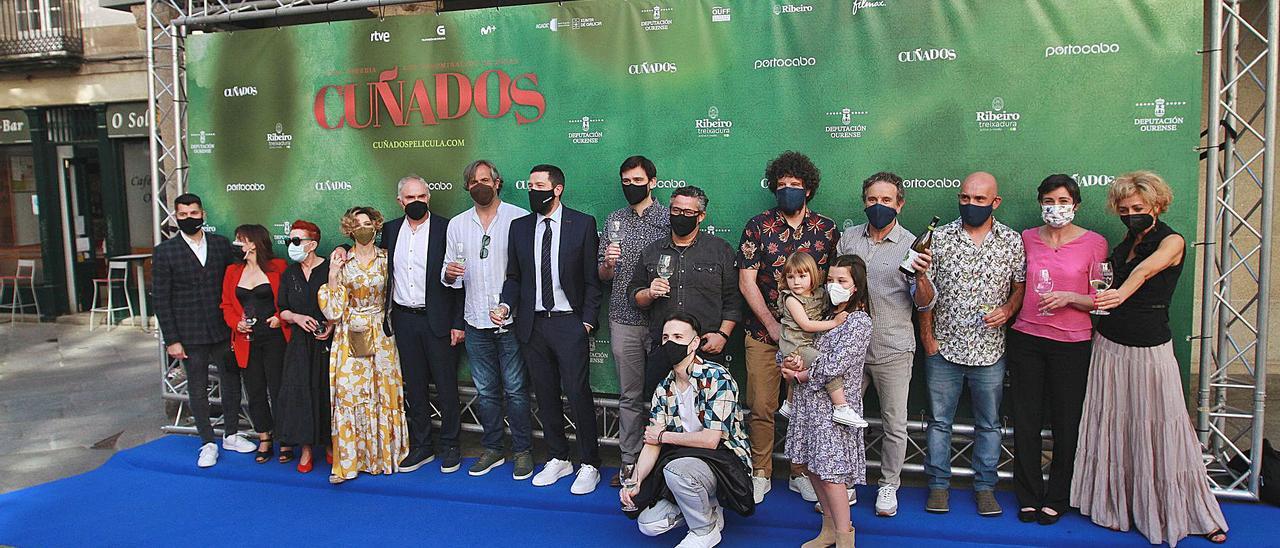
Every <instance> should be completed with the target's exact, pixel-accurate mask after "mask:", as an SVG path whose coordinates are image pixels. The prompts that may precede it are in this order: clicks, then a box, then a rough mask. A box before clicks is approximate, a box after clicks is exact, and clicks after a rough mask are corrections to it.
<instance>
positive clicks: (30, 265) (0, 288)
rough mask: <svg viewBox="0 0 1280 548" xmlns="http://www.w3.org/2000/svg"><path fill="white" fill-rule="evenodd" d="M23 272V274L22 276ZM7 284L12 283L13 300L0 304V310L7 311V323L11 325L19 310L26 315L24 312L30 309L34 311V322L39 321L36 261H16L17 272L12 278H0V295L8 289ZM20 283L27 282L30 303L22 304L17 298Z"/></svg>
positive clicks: (20, 287)
mask: <svg viewBox="0 0 1280 548" xmlns="http://www.w3.org/2000/svg"><path fill="white" fill-rule="evenodd" d="M24 272H25V274H24ZM9 282H13V298H12V299H11V300H10V301H9V303H8V304H3V303H0V310H4V309H8V310H9V323H13V321H14V318H15V317H16V316H17V313H18V311H19V310H21V311H22V312H23V314H26V310H27V309H28V308H31V307H33V306H34V307H35V309H36V321H37V322H39V321H40V298H39V297H37V296H36V261H35V260H34V259H18V272H17V273H16V274H14V275H13V276H0V293H3V292H4V290H5V288H7V287H9ZM22 282H27V289H28V290H30V291H31V302H29V303H24V302H22V299H21V298H19V297H18V290H19V289H22Z"/></svg>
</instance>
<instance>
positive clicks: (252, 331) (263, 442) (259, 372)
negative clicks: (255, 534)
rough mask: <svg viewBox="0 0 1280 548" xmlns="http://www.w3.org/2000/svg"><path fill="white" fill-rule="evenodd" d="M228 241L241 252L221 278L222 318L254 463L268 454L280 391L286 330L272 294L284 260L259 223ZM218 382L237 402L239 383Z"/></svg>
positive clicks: (287, 457)
mask: <svg viewBox="0 0 1280 548" xmlns="http://www.w3.org/2000/svg"><path fill="white" fill-rule="evenodd" d="M235 236H236V239H235V241H234V242H232V244H233V245H235V246H237V247H238V248H239V249H240V251H242V252H243V253H244V255H243V257H242V258H241V260H240V261H239V262H238V263H236V264H232V265H230V266H228V267H227V273H226V276H225V277H224V278H223V279H222V316H223V318H224V319H225V320H226V322H227V326H228V327H230V328H231V349H232V351H233V352H235V355H236V363H237V364H238V365H239V366H240V367H239V372H240V375H239V376H238V377H237V376H235V375H232V376H231V377H233V378H234V380H242V381H243V384H244V390H245V391H246V392H247V393H248V394H249V419H250V420H252V421H253V429H254V430H255V431H256V432H257V433H258V452H257V455H256V458H255V459H254V460H256V461H257V462H258V463H259V464H261V463H264V462H267V460H269V459H270V458H271V454H272V452H273V447H272V441H271V431H272V430H273V429H274V428H275V425H274V421H273V419H272V416H271V406H272V405H273V403H274V402H275V401H276V398H277V397H278V396H279V395H280V377H281V372H282V371H283V369H284V349H285V343H286V342H287V341H288V340H289V328H288V326H285V325H283V324H282V323H281V322H280V317H279V314H280V310H279V309H278V308H277V307H276V297H277V296H278V295H279V293H280V275H281V274H283V273H284V269H285V267H286V265H285V262H284V260H282V259H277V258H275V256H274V254H273V253H272V252H271V234H270V233H269V232H267V229H266V227H264V226H262V225H240V226H239V227H236V232H235ZM235 384H237V385H236V386H226V385H225V383H224V385H223V386H222V399H223V400H224V401H226V400H227V399H228V398H230V399H231V400H232V401H239V400H240V386H239V385H238V383H235ZM291 460H293V451H292V449H290V448H285V447H281V448H280V462H282V463H283V462H289V461H291Z"/></svg>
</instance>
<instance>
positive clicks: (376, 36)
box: [369, 30, 391, 44]
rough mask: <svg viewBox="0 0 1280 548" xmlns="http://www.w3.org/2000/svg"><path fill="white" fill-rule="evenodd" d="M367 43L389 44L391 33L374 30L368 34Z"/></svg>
mask: <svg viewBox="0 0 1280 548" xmlns="http://www.w3.org/2000/svg"><path fill="white" fill-rule="evenodd" d="M369 41H370V42H382V43H384V44H390V43H391V31H389V30H375V31H373V32H371V33H369Z"/></svg>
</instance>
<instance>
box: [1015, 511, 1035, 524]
mask: <svg viewBox="0 0 1280 548" xmlns="http://www.w3.org/2000/svg"><path fill="white" fill-rule="evenodd" d="M1039 517H1040V511H1039V510H1018V521H1021V522H1022V523H1031V522H1033V521H1036V520H1037V519H1039Z"/></svg>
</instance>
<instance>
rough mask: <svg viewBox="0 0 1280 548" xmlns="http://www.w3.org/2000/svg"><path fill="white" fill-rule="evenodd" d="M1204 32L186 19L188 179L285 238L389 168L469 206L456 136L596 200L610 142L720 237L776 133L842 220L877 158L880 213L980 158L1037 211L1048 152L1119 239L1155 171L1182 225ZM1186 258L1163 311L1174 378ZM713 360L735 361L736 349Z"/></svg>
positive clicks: (701, 15)
mask: <svg viewBox="0 0 1280 548" xmlns="http://www.w3.org/2000/svg"><path fill="white" fill-rule="evenodd" d="M1201 32H1202V31H1201V10H1200V5H1199V4H1198V3H1190V2H1184V1H1176V0H1148V1H1116V0H1082V1H1078V2H1051V3H1045V2H1033V1H1012V0H1009V1H1005V0H981V1H978V0H974V1H968V2H961V1H951V0H947V1H924V0H910V1H908V0H840V1H834V0H831V1H829V0H821V1H819V0H809V1H808V2H802V1H798V0H793V1H790V2H783V1H764V0H752V1H736V0H735V1H733V2H728V1H725V0H718V1H709V0H699V1H673V0H668V1H665V2H651V1H634V2H623V1H580V2H564V3H562V4H542V5H531V6H518V7H510V8H501V9H484V10H475V11H463V12H449V13H442V14H439V15H435V14H432V15H425V16H402V17H390V18H386V19H382V20H378V19H371V20H362V21H343V22H334V23H320V24H312V25H304V26H296V27H287V28H280V29H267V30H253V31H237V32H221V33H215V34H200V35H194V36H191V37H190V38H189V39H188V40H187V44H186V46H187V79H188V80H187V84H188V96H189V99H190V105H189V108H188V135H187V144H188V148H187V152H188V154H189V156H188V157H189V159H190V165H191V169H190V179H189V188H190V189H191V191H193V192H196V193H198V194H200V195H201V196H202V197H203V198H204V200H205V204H206V207H207V208H208V210H209V219H210V222H211V224H212V225H213V227H214V228H215V229H216V230H217V232H219V233H223V234H227V233H229V232H231V231H232V230H233V229H234V227H235V226H236V225H238V224H241V223H260V224H263V225H266V226H268V228H270V229H271V230H272V231H273V232H274V233H276V234H278V235H279V238H280V239H281V240H282V239H283V237H284V235H285V233H286V231H287V226H288V225H289V224H290V223H291V222H292V221H293V220H294V219H298V218H303V219H307V220H310V221H312V222H315V223H316V224H318V225H320V227H321V229H322V230H323V231H324V242H323V245H322V250H327V249H330V248H331V247H332V246H333V245H336V244H338V243H341V237H340V235H339V234H338V231H337V226H338V218H339V216H340V215H341V213H342V212H343V211H344V210H346V209H347V208H348V207H350V206H352V205H372V206H374V207H377V208H378V209H380V210H381V211H383V212H384V214H385V215H386V216H387V217H388V218H392V217H396V216H398V215H400V214H401V213H400V211H399V208H398V206H397V205H396V203H395V200H394V198H395V183H396V181H397V179H399V178H400V177H401V176H403V175H405V174H408V173H414V174H418V175H420V176H422V177H424V178H425V179H426V180H427V181H429V182H430V189H431V193H432V194H431V208H432V210H433V211H435V212H437V213H440V214H444V215H449V216H452V215H456V214H457V213H459V212H461V211H463V210H465V209H466V208H468V207H470V206H471V202H470V200H469V197H468V194H467V192H466V189H465V188H464V185H463V181H462V169H463V166H465V165H466V164H467V163H468V162H470V161H472V160H474V159H477V158H487V159H490V160H492V161H494V162H495V163H496V164H497V165H498V167H499V169H500V170H501V172H502V174H503V177H504V179H505V181H506V185H505V188H504V190H503V193H502V198H503V199H505V200H508V201H510V202H512V203H515V204H516V205H520V206H521V207H525V208H527V207H528V200H527V194H526V190H527V178H528V170H529V168H530V167H531V166H533V165H535V164H538V163H544V162H547V163H554V164H557V165H559V166H560V167H562V168H563V169H564V171H565V173H566V177H567V185H566V190H565V195H564V200H565V203H566V204H567V205H568V206H570V207H573V208H576V209H579V210H583V211H586V212H588V213H591V214H594V215H595V216H596V217H597V219H601V220H602V219H603V218H604V216H605V215H606V214H608V212H610V211H612V210H614V209H617V208H619V207H622V206H624V205H625V204H626V202H625V200H624V199H623V197H622V192H621V189H620V187H619V179H618V165H619V164H620V163H621V162H622V160H623V159H624V158H626V157H627V156H630V155H632V154H643V155H645V156H648V157H649V158H651V159H653V160H654V162H655V163H656V164H657V166H658V180H659V183H658V187H659V188H658V190H657V191H656V194H657V196H658V197H659V199H660V200H661V201H663V202H664V203H665V202H666V201H667V197H668V196H669V195H670V192H671V189H673V188H677V187H681V186H685V185H697V186H699V187H702V188H703V189H704V190H706V191H707V193H708V195H709V196H710V198H711V202H710V205H709V215H708V218H707V221H706V222H705V224H704V227H705V230H706V231H707V232H709V233H714V234H715V235H717V236H719V237H721V238H724V239H726V240H728V241H729V242H730V243H731V244H732V245H734V246H737V244H738V239H739V235H740V231H741V229H742V226H743V224H744V223H745V222H746V220H747V219H748V218H750V217H751V216H752V215H754V214H756V213H758V212H760V211H763V210H765V209H767V208H769V207H771V206H772V205H773V204H774V199H773V196H772V195H771V194H770V193H769V192H768V190H767V189H766V188H764V187H765V182H764V180H763V172H764V168H765V164H766V163H767V162H768V161H769V160H770V159H771V158H773V157H775V156H776V155H778V154H779V153H780V152H782V151H784V150H788V149H793V150H798V151H802V152H804V153H805V154H808V155H809V156H810V157H811V158H813V160H814V161H815V163H816V164H817V165H818V167H819V168H820V169H821V170H822V186H821V188H820V189H819V191H818V193H817V196H816V197H815V199H814V200H813V202H812V203H811V207H812V208H813V209H814V210H816V211H818V212H820V213H823V214H825V215H828V216H830V217H832V218H834V219H835V220H836V222H837V223H838V224H841V225H843V226H851V225H853V224H856V223H861V222H864V221H865V217H864V215H863V213H862V205H861V204H860V198H859V193H860V188H861V187H860V184H861V181H862V180H863V179H864V178H865V177H867V176H868V175H870V174H872V173H874V172H877V171H885V170H888V171H894V172H896V173H898V174H899V175H901V176H902V177H903V178H904V179H906V180H907V183H906V185H907V205H906V208H905V210H904V212H903V215H902V216H901V220H902V222H903V223H904V224H905V225H906V226H907V227H908V228H910V229H912V230H913V231H917V232H918V231H919V230H921V229H922V228H923V227H924V225H925V223H927V221H928V219H929V218H930V217H931V216H933V215H939V216H941V217H942V218H943V219H944V220H945V221H949V220H952V219H954V218H956V217H957V216H958V212H957V206H956V193H957V191H958V190H959V186H960V181H961V179H963V178H964V176H965V175H966V174H968V173H970V172H973V171H976V170H986V171H990V172H991V173H993V174H995V176H996V178H997V179H998V180H999V182H1000V189H1001V194H1002V196H1003V199H1004V201H1003V204H1002V205H1001V206H1000V208H999V209H998V210H997V212H996V217H997V218H998V219H999V220H1001V221H1002V222H1004V223H1006V224H1009V225H1010V226H1012V227H1014V228H1016V229H1023V228H1027V227H1030V226H1035V225H1038V224H1040V223H1041V221H1040V215H1039V207H1038V205H1037V203H1036V195H1035V188H1036V186H1037V185H1038V184H1039V182H1040V181H1041V179H1043V178H1044V177H1045V176H1047V175H1049V174H1052V173H1066V174H1070V175H1073V176H1075V177H1076V178H1077V180H1079V182H1080V183H1081V185H1082V187H1083V194H1084V205H1083V208H1082V211H1081V213H1080V214H1079V216H1078V217H1077V223H1078V224H1080V225H1081V226H1084V227H1086V228H1090V229H1093V230H1096V231H1098V232H1100V233H1102V234H1103V235H1104V236H1106V237H1107V239H1108V240H1109V241H1110V242H1111V243H1112V244H1115V243H1116V242H1118V241H1119V239H1120V237H1121V236H1122V234H1123V227H1122V225H1121V224H1120V222H1119V220H1118V219H1117V218H1116V217H1115V216H1114V215H1111V214H1109V213H1108V212H1107V211H1106V207H1105V199H1104V198H1105V196H1106V191H1107V184H1108V183H1110V182H1111V181H1112V180H1113V179H1114V177H1115V176H1116V175H1119V174H1121V173H1124V172H1126V171H1130V170H1134V169H1154V170H1156V171H1157V172H1159V173H1161V174H1162V175H1164V177H1165V178H1166V179H1167V180H1168V181H1169V183H1170V184H1171V185H1172V186H1173V189H1174V193H1175V195H1176V198H1175V201H1174V205H1173V208H1172V210H1171V211H1169V212H1168V214H1167V215H1165V217H1164V220H1165V221H1166V222H1168V223H1169V224H1170V225H1172V226H1173V227H1174V228H1175V229H1176V230H1178V231H1180V232H1182V233H1183V234H1184V235H1187V236H1188V240H1189V241H1190V240H1193V239H1194V232H1195V228H1196V225H1195V220H1196V211H1197V207H1198V206H1197V203H1198V201H1199V196H1198V190H1197V181H1198V161H1197V153H1196V151H1195V147H1196V146H1197V145H1198V141H1199V137H1198V134H1199V131H1200V127H1199V120H1200V103H1201V84H1200V79H1201V60H1200V57H1199V56H1198V55H1197V54H1196V50H1197V49H1199V48H1200V45H1201ZM945 221H944V222H945ZM278 242H279V240H278ZM277 251H278V252H279V253H280V254H282V255H283V251H284V249H283V245H280V247H279V249H278V250H277ZM1188 251H1189V253H1188V255H1187V260H1188V261H1191V260H1193V255H1192V254H1191V253H1190V249H1189V250H1188ZM1190 272H1191V270H1188V273H1187V274H1186V275H1185V276H1183V279H1182V283H1181V285H1180V286H1179V288H1178V292H1177V295H1176V297H1175V299H1174V305H1173V308H1172V310H1171V314H1172V316H1173V322H1172V323H1173V328H1174V341H1175V344H1176V345H1177V350H1178V353H1179V356H1180V358H1181V360H1182V362H1183V369H1184V375H1185V373H1186V368H1187V366H1188V363H1189V359H1188V358H1189V347H1188V345H1187V343H1186V342H1185V336H1186V335H1187V334H1188V333H1189V331H1190V323H1191V317H1192V315H1191V310H1192V299H1193V291H1192V282H1193V276H1192V275H1191V274H1190ZM606 290H607V287H606ZM606 300H607V299H606ZM606 328H607V326H606ZM738 348H740V344H739V345H738ZM591 359H592V381H593V385H594V387H595V388H596V389H597V390H599V391H600V392H614V391H616V389H617V382H616V376H615V373H614V368H613V363H612V359H611V357H610V353H609V333H608V332H607V329H605V330H602V331H601V332H600V333H599V334H598V335H597V337H596V339H595V341H594V346H593V349H592V352H591ZM727 359H728V361H729V364H730V366H731V367H733V368H734V369H735V370H738V371H741V363H740V362H741V354H740V350H739V351H735V352H733V353H732V354H731V356H730V357H729V358H727Z"/></svg>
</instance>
